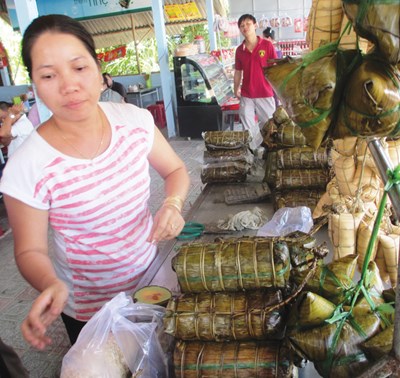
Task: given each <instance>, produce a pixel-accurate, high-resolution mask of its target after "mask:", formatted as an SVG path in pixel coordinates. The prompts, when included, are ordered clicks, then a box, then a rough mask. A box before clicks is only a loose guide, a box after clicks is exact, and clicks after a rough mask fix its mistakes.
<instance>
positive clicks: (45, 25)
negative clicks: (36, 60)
mask: <svg viewBox="0 0 400 378" xmlns="http://www.w3.org/2000/svg"><path fill="white" fill-rule="evenodd" d="M45 32H56V33H64V34H70V35H73V36H74V37H76V38H78V39H79V40H80V41H81V42H82V43H83V44H84V46H85V47H86V50H87V51H88V52H89V54H90V55H91V56H92V57H93V59H94V60H95V61H96V62H98V60H97V54H96V50H95V44H94V41H93V38H92V36H91V35H90V33H89V32H88V31H87V30H86V29H85V28H84V27H83V26H82V24H81V23H80V22H79V21H76V20H74V19H73V18H71V17H68V16H64V15H62V14H49V15H47V16H40V17H38V18H36V19H34V20H33V21H32V22H31V24H30V25H29V26H28V27H27V29H26V30H25V32H24V37H23V39H22V60H23V62H24V64H25V66H26V69H27V70H28V73H29V77H30V78H31V79H32V57H31V53H32V47H33V45H34V43H35V42H36V40H37V39H38V38H39V37H40V36H41V35H42V34H43V33H45Z"/></svg>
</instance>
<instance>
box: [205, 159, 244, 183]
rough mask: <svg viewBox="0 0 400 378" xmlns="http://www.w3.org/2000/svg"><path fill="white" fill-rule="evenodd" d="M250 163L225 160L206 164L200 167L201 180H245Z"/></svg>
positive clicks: (207, 181)
mask: <svg viewBox="0 0 400 378" xmlns="http://www.w3.org/2000/svg"><path fill="white" fill-rule="evenodd" d="M249 170H250V165H249V164H248V163H245V162H241V161H227V162H222V163H217V164H206V165H204V166H203V167H202V169H201V174H200V178H201V182H202V183H203V184H207V183H221V182H243V181H245V180H246V176H247V173H248V171H249Z"/></svg>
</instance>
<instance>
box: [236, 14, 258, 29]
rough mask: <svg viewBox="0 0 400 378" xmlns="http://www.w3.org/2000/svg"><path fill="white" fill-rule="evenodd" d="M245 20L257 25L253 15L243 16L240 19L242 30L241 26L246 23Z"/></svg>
mask: <svg viewBox="0 0 400 378" xmlns="http://www.w3.org/2000/svg"><path fill="white" fill-rule="evenodd" d="M244 20H251V21H253V24H256V23H257V20H256V18H255V17H254V16H253V15H252V14H243V15H241V16H240V17H239V20H238V28H240V24H241V23H242V22H243V21H244Z"/></svg>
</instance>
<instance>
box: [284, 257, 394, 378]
mask: <svg viewBox="0 0 400 378" xmlns="http://www.w3.org/2000/svg"><path fill="white" fill-rule="evenodd" d="M356 265H357V256H355V255H348V256H346V257H343V258H341V259H338V260H336V261H334V262H332V263H329V264H326V265H321V266H320V267H319V268H318V269H317V271H316V273H315V275H314V277H313V278H312V279H311V280H309V281H308V282H307V283H306V286H305V291H304V292H303V293H302V294H301V295H300V296H299V297H298V299H297V301H296V304H295V305H294V306H293V307H292V309H291V313H290V315H289V321H288V328H287V337H288V340H289V342H290V345H291V346H292V348H293V349H294V350H295V351H296V352H297V353H298V354H299V355H300V356H301V357H303V358H305V359H307V360H309V361H311V362H313V363H314V366H315V368H316V369H317V371H318V372H319V374H320V375H321V376H322V377H354V376H358V375H359V374H360V373H362V372H364V371H366V370H367V369H368V367H369V366H371V364H372V363H373V362H374V361H375V360H376V359H378V358H380V357H381V356H382V354H384V353H385V351H387V350H389V349H390V347H391V345H392V340H393V321H394V308H393V306H392V303H386V302H385V298H384V295H383V285H382V281H381V280H380V277H379V272H378V268H377V267H376V264H375V263H374V262H371V263H370V264H369V265H368V269H366V270H363V271H364V272H365V275H362V276H361V279H360V280H359V281H358V282H357V283H355V282H354V281H353V278H354V273H355V269H356ZM304 274H305V272H304V271H293V272H292V277H293V278H294V280H295V281H297V282H302V280H303V278H304ZM385 337H386V339H384V338H385ZM389 345H390V346H389Z"/></svg>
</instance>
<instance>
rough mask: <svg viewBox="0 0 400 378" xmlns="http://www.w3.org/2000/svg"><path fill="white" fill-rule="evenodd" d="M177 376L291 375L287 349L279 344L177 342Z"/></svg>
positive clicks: (239, 377) (261, 377) (256, 377)
mask: <svg viewBox="0 0 400 378" xmlns="http://www.w3.org/2000/svg"><path fill="white" fill-rule="evenodd" d="M174 365H175V376H176V378H199V377H213V378H228V377H229V378H230V377H235V378H269V377H271V378H272V377H280V378H289V377H293V371H294V368H293V364H292V362H291V360H290V352H289V350H288V349H287V348H286V347H285V346H283V345H282V343H279V342H277V343H271V342H270V343H266V342H255V341H246V342H229V343H217V342H210V341H209V342H206V341H205V342H201V341H179V342H178V343H177V345H176V347H175V351H174Z"/></svg>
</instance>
